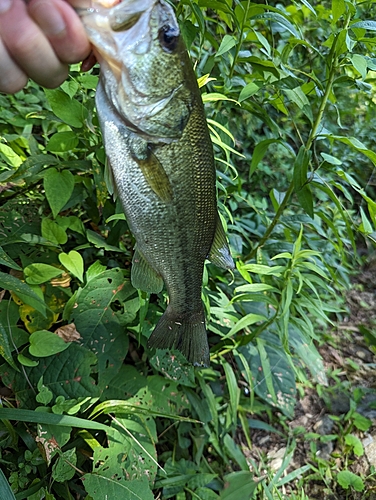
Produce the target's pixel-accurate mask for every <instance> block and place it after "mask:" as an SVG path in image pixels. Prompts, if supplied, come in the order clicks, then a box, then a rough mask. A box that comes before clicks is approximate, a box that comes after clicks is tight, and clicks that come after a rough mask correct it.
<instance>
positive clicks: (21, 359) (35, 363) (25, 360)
mask: <svg viewBox="0 0 376 500" xmlns="http://www.w3.org/2000/svg"><path fill="white" fill-rule="evenodd" d="M17 359H18V362H19V363H21V365H23V366H29V367H30V366H38V364H39V361H34V360H33V359H30V358H28V357H27V356H24V355H23V354H21V353H20V354H17Z"/></svg>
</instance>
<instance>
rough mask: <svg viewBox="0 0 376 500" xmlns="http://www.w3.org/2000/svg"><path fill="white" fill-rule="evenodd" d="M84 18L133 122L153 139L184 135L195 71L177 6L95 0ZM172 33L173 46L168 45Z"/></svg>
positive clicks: (104, 72) (118, 101)
mask: <svg viewBox="0 0 376 500" xmlns="http://www.w3.org/2000/svg"><path fill="white" fill-rule="evenodd" d="M81 18H82V21H83V24H84V26H85V28H86V31H87V33H88V36H89V38H90V41H91V42H92V45H93V47H94V53H95V55H96V57H97V59H98V61H99V62H100V64H101V79H102V81H103V87H104V89H105V92H106V94H107V96H108V98H109V101H110V102H112V103H113V105H114V107H115V109H116V111H117V112H118V114H119V115H120V116H121V117H122V119H123V120H124V122H125V123H127V125H128V127H129V128H130V129H131V130H134V131H136V132H137V133H139V134H141V135H143V136H144V137H145V138H147V140H150V141H151V142H154V143H157V142H169V141H170V140H174V139H177V138H179V137H180V136H181V134H182V131H183V129H184V127H185V125H186V124H187V122H188V119H189V115H190V112H191V107H192V89H191V88H190V87H189V85H188V86H187V81H189V80H192V81H193V80H195V75H194V73H193V70H192V67H191V63H190V61H189V58H188V55H187V53H186V50H185V47H184V43H183V41H182V40H181V37H180V30H179V26H178V23H177V21H176V18H175V14H174V11H173V9H172V7H171V6H170V5H168V4H167V3H166V2H165V1H163V0H137V1H136V0H124V1H123V2H121V3H119V4H117V5H115V6H114V7H112V8H110V9H108V8H104V7H101V6H100V4H94V7H93V8H92V9H89V10H88V11H85V12H84V13H81ZM127 23H128V24H127ZM119 26H121V29H118V27H119ZM166 30H169V32H168V33H167V32H166ZM166 33H167V35H166ZM170 33H171V34H173V35H174V36H172V37H171V38H172V40H175V39H176V46H174V47H173V50H169V48H166V46H164V45H163V44H164V43H165V40H166V37H165V35H166V36H167V42H168V40H169V38H168V36H169V34H170ZM172 67H173V68H174V70H173V71H171V68H172Z"/></svg>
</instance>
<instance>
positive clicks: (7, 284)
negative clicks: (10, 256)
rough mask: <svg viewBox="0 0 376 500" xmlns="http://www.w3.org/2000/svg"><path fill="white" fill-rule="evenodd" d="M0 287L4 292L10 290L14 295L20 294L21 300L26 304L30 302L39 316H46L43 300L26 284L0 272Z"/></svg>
mask: <svg viewBox="0 0 376 500" xmlns="http://www.w3.org/2000/svg"><path fill="white" fill-rule="evenodd" d="M0 287H1V288H4V289H5V290H10V291H12V292H14V293H15V294H16V295H18V294H22V297H23V298H22V300H23V301H24V302H26V303H27V304H28V303H29V302H30V301H29V299H31V301H32V304H31V305H32V307H34V308H35V309H37V310H38V311H39V312H40V313H41V314H43V315H45V314H46V304H45V302H44V300H43V299H41V298H40V297H39V296H38V295H37V294H36V293H35V292H34V290H33V289H32V288H31V287H30V286H29V285H28V284H26V283H23V282H22V281H21V280H19V279H18V278H16V277H14V276H12V275H10V274H6V273H2V272H0Z"/></svg>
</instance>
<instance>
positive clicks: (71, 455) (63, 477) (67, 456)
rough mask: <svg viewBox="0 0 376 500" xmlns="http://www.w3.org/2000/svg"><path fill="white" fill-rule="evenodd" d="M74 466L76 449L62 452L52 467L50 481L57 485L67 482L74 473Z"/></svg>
mask: <svg viewBox="0 0 376 500" xmlns="http://www.w3.org/2000/svg"><path fill="white" fill-rule="evenodd" d="M76 464H77V455H76V448H71V449H70V450H66V451H64V452H62V454H61V455H60V456H59V458H58V459H57V460H56V462H55V463H54V465H53V467H52V479H53V480H54V481H57V482H58V483H64V481H69V480H70V479H72V478H73V476H74V475H75V473H76V470H75V468H74V466H75V465H76Z"/></svg>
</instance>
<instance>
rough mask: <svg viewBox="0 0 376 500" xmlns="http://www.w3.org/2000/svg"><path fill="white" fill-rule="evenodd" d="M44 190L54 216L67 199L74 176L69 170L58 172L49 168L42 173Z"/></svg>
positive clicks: (69, 195) (71, 191)
mask: <svg viewBox="0 0 376 500" xmlns="http://www.w3.org/2000/svg"><path fill="white" fill-rule="evenodd" d="M43 185H44V190H45V192H46V198H47V201H48V203H49V205H50V207H51V210H52V215H53V216H54V217H56V216H57V214H58V213H59V212H60V210H61V209H62V208H63V207H64V206H65V205H66V204H67V202H68V201H69V199H70V197H71V195H72V193H73V188H74V176H73V174H72V173H71V172H70V171H69V170H63V171H62V172H59V171H58V170H56V168H49V169H48V170H47V171H46V173H45V175H44V181H43Z"/></svg>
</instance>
